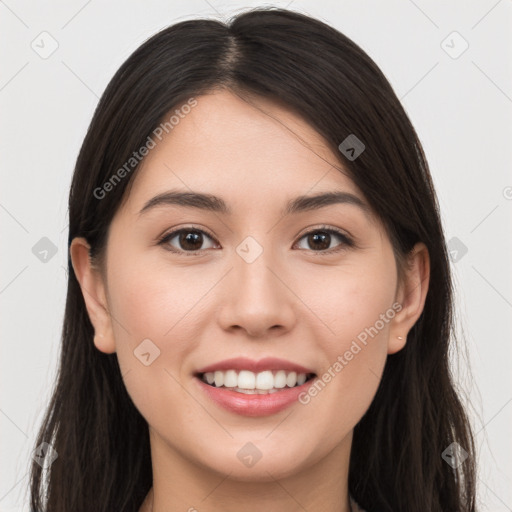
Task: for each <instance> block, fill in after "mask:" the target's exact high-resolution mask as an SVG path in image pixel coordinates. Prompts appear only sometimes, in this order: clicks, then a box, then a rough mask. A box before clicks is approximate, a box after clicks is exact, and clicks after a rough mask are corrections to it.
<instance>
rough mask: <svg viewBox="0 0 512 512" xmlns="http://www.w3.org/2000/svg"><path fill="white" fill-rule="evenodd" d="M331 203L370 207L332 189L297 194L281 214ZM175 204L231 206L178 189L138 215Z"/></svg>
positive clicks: (226, 209) (222, 209) (217, 209)
mask: <svg viewBox="0 0 512 512" xmlns="http://www.w3.org/2000/svg"><path fill="white" fill-rule="evenodd" d="M333 204H349V205H353V206H357V207H359V208H361V209H362V210H363V212H364V213H366V214H369V213H370V207H369V206H368V205H367V203H366V202H365V201H363V200H362V199H360V198H359V197H358V196H356V195H354V194H351V193H349V192H343V191H332V192H321V193H318V194H315V195H309V196H307V195H304V196H298V197H296V198H294V199H291V200H290V201H288V202H287V203H286V205H285V207H284V208H283V211H282V212H281V214H282V215H283V216H284V215H289V214H293V213H300V212H306V211H312V210H318V209H320V208H324V207H325V206H330V205H333ZM169 205H177V206H182V207H186V208H196V209H199V210H205V211H211V212H215V213H221V214H225V215H231V214H232V211H231V208H230V207H229V206H228V205H227V203H226V202H225V201H224V200H223V199H222V198H220V197H217V196H215V195H212V194H203V193H201V192H194V191H192V192H184V191H180V190H170V191H168V192H163V193H162V194H158V195H157V196H155V197H153V198H152V199H150V200H149V201H147V202H146V203H145V204H144V206H143V207H142V209H141V210H140V212H139V216H140V215H141V214H143V213H145V212H148V211H149V210H152V209H154V208H156V207H161V206H169Z"/></svg>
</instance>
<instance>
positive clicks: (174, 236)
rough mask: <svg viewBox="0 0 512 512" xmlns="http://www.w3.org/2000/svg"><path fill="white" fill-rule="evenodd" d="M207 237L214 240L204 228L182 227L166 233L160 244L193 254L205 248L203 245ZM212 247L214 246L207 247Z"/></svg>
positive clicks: (175, 250) (173, 250)
mask: <svg viewBox="0 0 512 512" xmlns="http://www.w3.org/2000/svg"><path fill="white" fill-rule="evenodd" d="M205 237H206V238H207V239H210V240H213V237H212V236H210V235H209V234H208V233H206V232H205V231H203V230H202V229H197V228H193V227H188V228H180V229H176V230H174V231H171V232H170V233H166V234H165V235H164V236H163V237H162V238H160V240H159V242H158V244H159V245H163V246H164V247H165V248H166V249H168V250H169V251H172V252H176V253H182V254H186V253H189V254H187V256H193V255H194V254H195V253H197V252H198V251H202V250H204V249H205V248H204V247H202V245H203V243H204V241H205ZM211 248H212V246H210V247H206V249H211Z"/></svg>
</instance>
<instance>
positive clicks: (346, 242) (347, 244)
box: [157, 226, 355, 256]
mask: <svg viewBox="0 0 512 512" xmlns="http://www.w3.org/2000/svg"><path fill="white" fill-rule="evenodd" d="M183 232H185V233H191V232H194V233H201V234H203V235H206V236H208V237H209V238H211V239H212V240H214V241H215V243H218V242H217V241H216V240H215V237H214V236H213V235H211V234H210V233H208V231H205V230H204V229H199V228H196V227H194V226H187V227H184V228H180V229H176V230H175V231H171V232H170V233H166V234H164V235H163V236H161V237H160V238H159V239H158V241H157V244H158V245H165V244H167V243H168V242H169V241H170V240H172V239H173V238H174V237H175V236H176V235H178V234H180V233H183ZM314 233H327V234H330V235H332V234H334V235H337V236H338V237H339V238H340V239H341V243H340V245H339V246H338V247H335V248H333V249H325V250H320V251H314V250H312V249H309V250H310V251H311V252H313V253H316V254H318V255H320V256H322V255H330V254H333V253H337V252H340V251H342V250H344V249H347V248H351V247H355V243H354V241H353V240H352V239H351V238H350V237H349V236H347V235H346V234H345V233H343V232H342V231H340V230H338V229H335V228H332V227H329V226H319V227H317V228H314V229H312V230H311V231H308V232H306V233H304V234H303V235H301V236H300V238H299V241H300V240H302V239H303V238H304V237H306V236H308V235H311V234H314ZM165 249H166V250H168V251H170V252H173V253H176V254H180V255H185V256H196V255H198V254H199V253H201V252H203V251H205V250H206V249H201V250H199V251H183V250H179V249H175V248H174V247H172V248H171V246H168V247H166V248H165ZM300 250H302V251H304V250H308V249H300Z"/></svg>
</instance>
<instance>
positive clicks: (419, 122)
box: [0, 0, 512, 512]
mask: <svg viewBox="0 0 512 512" xmlns="http://www.w3.org/2000/svg"><path fill="white" fill-rule="evenodd" d="M257 5H262V4H259V3H257V2H235V1H229V2H219V1H215V0H208V1H206V0H196V1H190V2H170V1H157V0H152V1H146V2H141V1H139V2H136V1H133V0H131V1H120V0H116V1H111V2H108V3H107V2H100V1H99V0H89V1H66V2H64V1H59V2H56V1H54V2H44V4H43V3H37V2H27V1H16V0H7V1H5V2H4V1H0V34H1V35H0V37H1V44H0V48H1V49H0V51H1V57H0V58H1V64H0V106H1V109H2V114H1V123H0V130H1V132H0V149H1V159H0V166H1V173H2V187H1V189H0V223H1V227H2V232H1V233H2V235H1V240H2V243H1V245H0V247H1V249H0V250H1V258H2V260H1V261H2V267H1V276H0V303H1V308H2V309H1V311H2V323H1V331H2V343H1V349H2V356H1V359H0V365H1V367H0V368H1V369H0V371H1V373H0V375H1V381H2V383H1V384H2V385H1V388H0V429H1V436H0V439H1V441H0V442H1V445H0V460H1V467H0V471H1V473H0V511H1V512H8V511H21V510H23V511H25V510H28V509H29V508H28V504H27V485H28V464H29V460H30V457H31V454H32V449H33V447H34V439H35V435H36V430H37V428H38V427H39V424H40V421H41V418H42V413H43V410H44V407H45V405H46V403H47V401H48V399H49V394H50V389H51V386H52V385H53V382H54V379H55V374H56V368H57V358H58V355H59V343H60V332H61V325H62V319H63V312H64V300H65V287H66V272H65V267H66V262H67V259H66V258H67V256H66V249H67V194H68V188H69V183H70V179H71V174H72V170H73V167H74V162H75V159H76V157H77V154H78V151H79V148H80V145H81V143H82V140H83V137H84V135H85V132H86V129H87V126H88V124H89V122H90V119H91V117H92V114H93V111H94V108H95V106H96V104H97V101H98V99H99V97H100V95H101V93H102V92H103V90H104V88H105V87H106V85H107V83H108V81H109V80H110V78H111V77H112V75H113V74H114V73H115V71H116V70H117V69H118V68H119V66H120V65H121V64H122V62H123V61H124V60H125V59H126V58H127V57H128V56H129V55H130V54H131V53H132V52H133V51H134V50H135V49H136V48H137V47H138V46H139V45H140V44H141V43H142V42H143V41H144V40H145V39H147V38H148V37H150V36H151V35H153V34H154V33H155V32H157V31H158V30H160V29H162V28H164V27H165V26H168V25H170V24H172V23H174V22H176V21H181V20H184V19H191V18H194V17H197V16H208V17H216V18H222V17H223V16H226V15H230V14H233V13H235V12H237V11H238V10H240V9H242V8H245V7H251V6H257ZM273 5H277V6H281V7H286V6H289V7H290V8H291V9H294V10H298V11H302V12H305V13H309V14H311V15H313V16H315V17H318V18H320V19H322V20H324V21H326V22H327V23H329V24H331V25H333V26H335V27H336V28H337V29H339V30H341V31H342V32H343V33H345V34H346V35H347V36H348V37H350V38H351V39H353V40H354V41H355V42H356V43H357V44H359V45H360V46H361V47H362V48H363V49H364V50H365V51H367V52H368V53H369V55H370V56H371V57H372V58H373V59H374V60H375V61H376V63H377V64H378V65H379V66H380V67H381V69H382V70H383V72H384V73H385V74H386V76H387V77H388V79H389V80H390V82H391V84H392V85H393V87H394V89H395V91H396V93H397V95H398V97H399V98H400V99H401V101H402V103H403V105H404V107H405V109H406V110H407V112H408V114H409V116H410V118H411V120H412V123H413V125H414V126H415V128H416V129H417V131H418V134H419V137H420V140H421V141H422V143H423V145H424V149H425V152H426V155H427V158H428V161H429V164H430V167H431V171H432V174H433V178H434V182H435V185H436V187H437V192H438V196H439V200H440V205H441V210H442V216H443V222H444V226H445V229H446V234H447V238H448V240H450V243H449V245H450V249H451V250H452V258H453V269H454V273H455V283H456V292H457V300H458V318H457V324H458V326H459V334H461V335H464V337H465V339H466V343H467V351H468V354H469V360H470V366H471V371H472V373H469V371H468V368H467V364H466V362H465V359H464V357H457V354H454V358H453V367H454V373H455V375H456V378H457V380H458V382H459V383H460V388H461V391H462V393H463V394H464V396H466V397H467V401H468V404H471V408H470V414H471V417H472V421H473V424H474V428H475V433H476V440H477V444H478V462H479V464H480V475H479V480H478V485H479V496H480V501H481V504H482V506H481V510H482V511H493V512H494V511H495V512H498V511H499V512H502V511H507V510H512V491H511V489H512V470H511V460H510V455H511V453H512V452H511V441H510V425H511V421H510V420H511V414H512V404H511V403H510V402H511V401H512V386H511V380H512V379H511V373H510V371H509V368H510V362H511V358H510V350H511V349H510V340H511V336H510V334H511V322H510V318H511V309H512V282H511V281H512V280H511V273H510V271H509V269H510V261H511V252H512V251H511V236H510V234H511V233H512V230H511V218H512V216H511V210H512V175H511V173H510V169H511V167H510V166H511V160H512V157H511V152H510V146H511V143H512V133H511V132H512V122H511V113H512V66H511V62H512V59H511V53H512V52H511V42H512V35H511V32H512V31H511V30H510V27H512V2H511V1H510V0H500V1H496V0H489V1H487V0H485V1H483V0H482V1H479V2H463V1H453V2H450V3H447V2H441V1H435V2H427V1H419V0H418V1H416V2H413V1H412V0H400V1H398V0H394V1H387V2H385V3H384V2H379V1H376V0H374V1H365V2H357V1H341V2H335V1H327V0H323V1H318V0H316V1H310V0H309V1H308V0H304V1H301V0H293V1H291V2H290V0H286V1H284V2H275V3H274V4H273ZM454 31H456V32H458V34H459V35H457V34H453V32H454ZM42 32H47V34H43V35H41V33H42ZM443 41H444V42H443ZM52 45H54V46H55V45H58V47H57V48H56V50H55V51H54V52H53V53H52V54H51V55H47V53H49V52H50V51H51V50H52ZM466 45H469V46H468V48H467V49H466V50H465V51H463V50H464V48H465V46H466ZM43 57H45V58H43ZM43 237H46V238H47V239H48V240H46V239H45V240H42V241H41V239H42V238H43ZM52 249H53V251H56V253H55V254H53V253H52ZM45 250H47V251H49V252H47V253H45V252H44V251H45ZM466 251H467V252H466ZM506 262H508V264H507V263H506ZM463 353H464V351H462V355H463ZM507 427H508V428H507ZM440 456H441V454H440Z"/></svg>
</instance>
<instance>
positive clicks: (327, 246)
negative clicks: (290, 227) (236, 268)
mask: <svg viewBox="0 0 512 512" xmlns="http://www.w3.org/2000/svg"><path fill="white" fill-rule="evenodd" d="M333 237H334V238H338V239H339V240H340V241H341V243H338V244H335V245H334V247H336V248H335V249H334V250H332V249H333V246H332V244H331V243H332V242H333ZM175 239H176V241H177V242H175V243H177V245H178V247H176V245H175V243H173V241H174V240H175ZM205 240H211V241H213V240H214V239H213V237H211V236H210V235H208V234H207V233H205V232H204V231H203V230H201V229H192V228H183V229H179V230H176V231H173V232H171V233H168V234H167V235H164V237H162V238H161V240H160V241H159V244H161V245H166V246H167V248H168V250H170V251H172V252H177V253H189V255H193V253H194V252H197V251H201V250H203V249H211V248H215V245H216V242H214V243H210V246H209V247H206V248H205V247H202V245H203V243H204V241H205ZM301 240H305V241H306V243H307V244H309V245H310V247H312V248H309V247H306V248H304V247H299V248H300V249H306V250H312V251H314V252H336V251H339V250H341V249H343V248H344V247H352V246H353V242H352V240H351V239H350V238H349V237H348V236H347V235H345V234H344V233H342V232H341V231H337V230H335V229H332V228H321V229H315V230H313V231H310V232H309V233H306V234H305V235H303V236H302V237H301V238H300V239H299V242H298V243H297V244H296V245H300V241H301ZM217 246H218V244H217Z"/></svg>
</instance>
